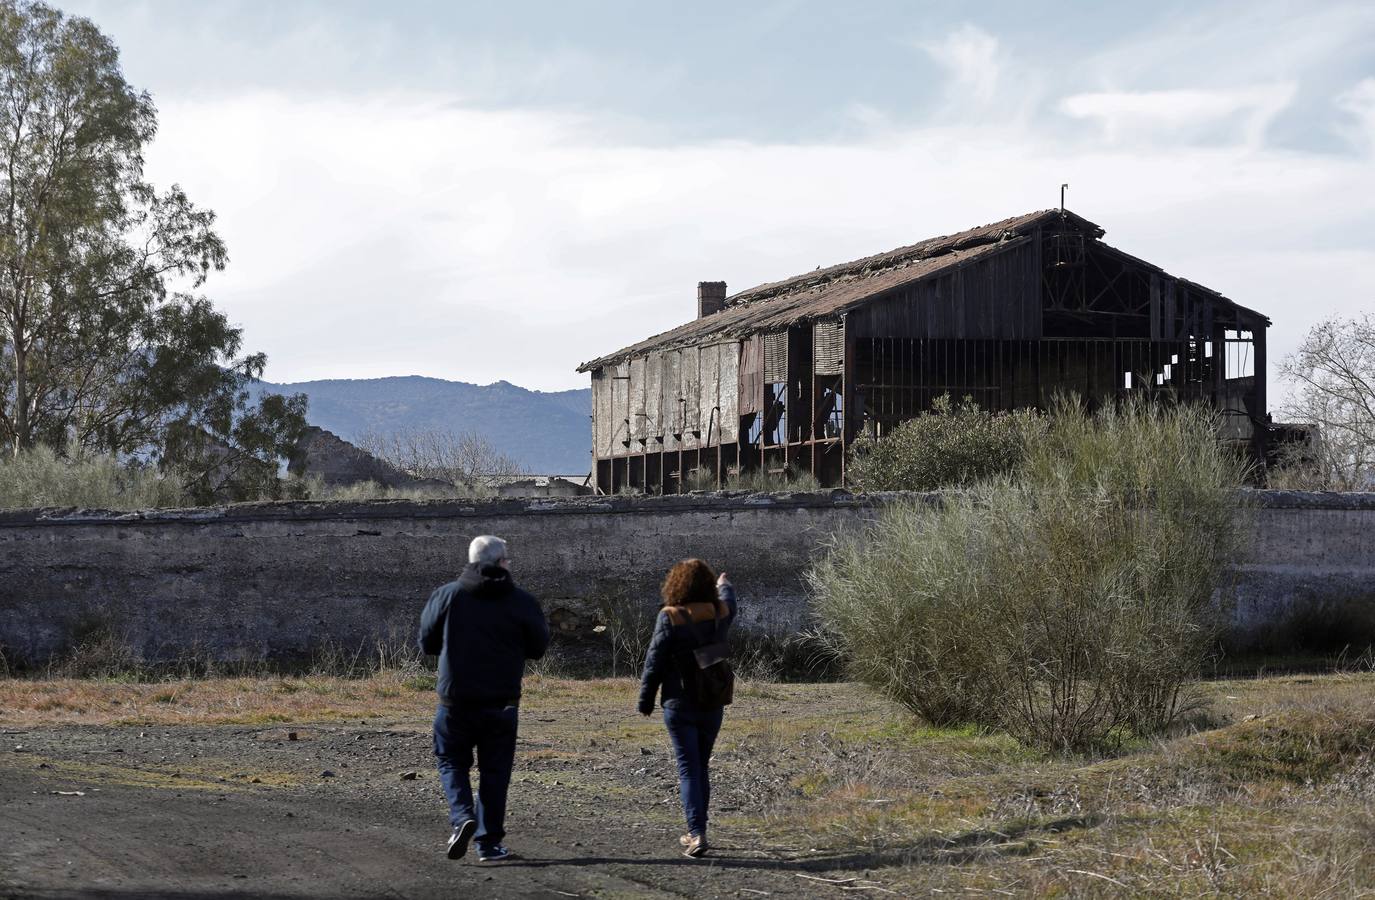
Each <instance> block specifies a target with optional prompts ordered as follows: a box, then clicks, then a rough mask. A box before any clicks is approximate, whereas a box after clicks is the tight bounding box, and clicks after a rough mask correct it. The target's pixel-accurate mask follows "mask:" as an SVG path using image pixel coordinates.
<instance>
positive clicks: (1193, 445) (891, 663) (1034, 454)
mask: <svg viewBox="0 0 1375 900" xmlns="http://www.w3.org/2000/svg"><path fill="white" fill-rule="evenodd" d="M1215 435H1216V422H1215V421H1214V419H1213V416H1212V413H1211V412H1209V411H1207V410H1205V409H1200V408H1196V407H1189V406H1176V407H1167V408H1161V407H1156V406H1150V405H1147V404H1145V403H1139V404H1128V405H1126V406H1125V407H1123V408H1121V409H1105V410H1103V411H1101V412H1099V413H1097V414H1096V415H1088V414H1086V413H1085V412H1084V411H1083V410H1082V409H1080V408H1079V407H1078V406H1077V405H1075V404H1074V403H1073V402H1068V401H1067V402H1063V403H1060V404H1058V405H1057V407H1056V408H1055V409H1054V411H1053V413H1052V415H1051V416H1050V419H1049V422H1048V423H1047V427H1046V429H1045V431H1044V432H1043V433H1042V434H1041V435H1040V436H1038V437H1037V438H1036V439H1035V440H1033V441H1030V442H1029V443H1028V445H1027V449H1026V457H1025V460H1024V461H1023V463H1022V465H1021V467H1020V469H1019V472H1018V473H1017V474H1016V475H1012V476H1009V475H1003V476H998V477H995V478H992V479H988V480H985V481H982V482H979V483H977V484H975V485H974V486H972V487H970V488H968V489H966V490H965V491H962V492H958V493H951V494H948V495H946V496H945V497H944V498H943V499H942V501H941V502H940V503H938V504H919V505H906V506H900V507H896V508H893V509H891V510H890V511H888V512H887V513H886V514H885V515H884V516H883V517H882V518H881V520H880V521H879V522H878V524H877V525H876V526H875V527H874V529H873V530H872V531H871V532H869V533H867V534H866V535H864V536H863V538H862V539H859V538H852V539H849V540H841V541H837V542H836V543H835V545H834V546H833V547H832V550H831V552H830V554H829V555H828V556H827V558H825V559H824V560H822V561H821V562H819V563H818V564H817V565H816V566H815V567H814V568H813V569H812V571H811V572H810V574H809V579H810V583H811V586H812V590H813V592H814V594H815V598H816V599H815V603H816V609H817V612H818V614H819V615H820V617H821V619H822V620H823V622H824V623H825V624H826V626H827V627H828V628H829V630H830V632H831V633H832V634H833V635H834V637H833V639H832V650H833V652H836V653H839V654H843V656H844V657H845V658H846V659H847V660H848V662H849V665H850V667H851V670H852V672H853V674H854V675H855V676H856V677H858V678H860V679H861V680H863V681H865V682H866V683H868V684H870V685H872V686H874V687H876V688H877V689H879V690H880V691H882V692H883V693H884V694H886V695H887V696H889V697H892V698H893V699H895V700H897V701H899V702H901V703H903V704H905V705H906V706H907V707H909V708H910V709H912V710H913V711H914V712H916V713H918V714H919V715H921V716H922V717H923V718H926V719H927V720H929V721H931V722H933V723H937V724H953V723H974V724H978V725H983V726H988V727H998V728H1004V729H1006V730H1008V731H1009V732H1010V733H1012V734H1013V735H1015V736H1016V737H1018V738H1019V739H1021V740H1023V741H1025V742H1026V743H1029V744H1034V745H1037V746H1041V747H1046V748H1050V749H1054V750H1058V751H1074V750H1085V749H1091V748H1098V747H1102V746H1103V745H1106V744H1112V743H1116V742H1120V741H1122V740H1124V739H1127V738H1129V737H1132V736H1135V735H1144V734H1150V733H1153V732H1157V731H1159V730H1161V729H1162V728H1164V727H1166V726H1168V725H1169V724H1170V723H1171V722H1173V721H1174V720H1175V719H1176V717H1178V716H1179V714H1180V713H1181V712H1183V711H1184V710H1186V709H1187V708H1188V707H1189V706H1190V704H1191V702H1192V695H1191V692H1190V685H1191V683H1192V679H1193V678H1194V677H1195V675H1196V674H1197V673H1198V671H1199V670H1200V668H1201V667H1202V665H1203V662H1204V661H1205V659H1206V657H1207V655H1208V653H1209V652H1210V649H1211V648H1212V647H1213V646H1214V644H1215V640H1216V636H1217V632H1218V625H1219V616H1218V612H1219V605H1218V603H1216V602H1214V595H1215V592H1217V590H1218V588H1220V587H1222V586H1223V585H1222V580H1223V573H1224V570H1225V567H1226V565H1227V563H1228V561H1229V560H1230V559H1231V558H1233V556H1234V554H1235V553H1236V551H1237V549H1238V548H1239V545H1240V543H1241V541H1242V539H1243V536H1244V534H1245V517H1244V516H1243V515H1242V514H1241V513H1242V510H1241V502H1242V501H1241V493H1240V491H1239V490H1238V488H1239V486H1240V484H1241V481H1242V478H1243V476H1244V474H1245V471H1244V470H1245V467H1244V464H1243V463H1242V462H1241V461H1240V460H1239V459H1237V458H1236V457H1235V456H1234V455H1232V454H1231V453H1230V452H1229V451H1227V450H1226V449H1224V448H1223V447H1222V446H1221V445H1220V444H1219V443H1218V442H1217V440H1216V438H1215Z"/></svg>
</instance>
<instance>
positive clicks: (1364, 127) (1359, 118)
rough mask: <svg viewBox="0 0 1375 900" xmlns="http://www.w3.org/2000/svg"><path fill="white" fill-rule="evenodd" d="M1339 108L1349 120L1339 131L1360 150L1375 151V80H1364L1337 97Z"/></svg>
mask: <svg viewBox="0 0 1375 900" xmlns="http://www.w3.org/2000/svg"><path fill="white" fill-rule="evenodd" d="M1336 104H1337V108H1338V109H1340V110H1341V111H1342V112H1343V113H1345V114H1346V116H1347V120H1346V121H1345V122H1343V123H1342V124H1341V125H1340V126H1339V131H1340V132H1341V133H1342V134H1343V136H1345V137H1346V139H1347V140H1348V141H1349V142H1350V143H1351V144H1352V145H1353V146H1354V147H1355V148H1357V149H1358V150H1366V151H1371V150H1375V78H1365V79H1362V80H1361V81H1360V82H1359V83H1358V84H1356V85H1354V86H1353V87H1352V88H1351V89H1350V90H1347V91H1343V92H1342V93H1341V94H1339V95H1338V96H1337V99H1336Z"/></svg>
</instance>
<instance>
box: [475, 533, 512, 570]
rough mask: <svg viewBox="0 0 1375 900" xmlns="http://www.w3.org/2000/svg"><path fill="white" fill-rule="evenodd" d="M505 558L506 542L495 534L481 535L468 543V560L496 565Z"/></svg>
mask: <svg viewBox="0 0 1375 900" xmlns="http://www.w3.org/2000/svg"><path fill="white" fill-rule="evenodd" d="M505 558H506V542H505V541H503V540H502V539H501V538H499V537H497V536H495V535H491V534H484V535H480V536H479V537H475V538H473V542H472V543H471V544H469V545H468V562H470V563H475V564H476V565H478V566H495V565H496V564H497V563H499V562H501V561H502V560H503V559H505Z"/></svg>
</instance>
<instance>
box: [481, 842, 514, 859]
mask: <svg viewBox="0 0 1375 900" xmlns="http://www.w3.org/2000/svg"><path fill="white" fill-rule="evenodd" d="M510 855H511V851H510V850H507V849H506V847H505V846H504V845H502V844H494V845H493V846H491V847H478V848H477V858H478V861H479V862H500V861H501V860H503V859H507V858H508V857H510Z"/></svg>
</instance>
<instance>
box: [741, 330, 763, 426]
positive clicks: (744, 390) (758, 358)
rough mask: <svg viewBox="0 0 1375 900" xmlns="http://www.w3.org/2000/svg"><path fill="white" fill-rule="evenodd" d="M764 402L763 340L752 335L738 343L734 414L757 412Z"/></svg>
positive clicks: (746, 414)
mask: <svg viewBox="0 0 1375 900" xmlns="http://www.w3.org/2000/svg"><path fill="white" fill-rule="evenodd" d="M763 402H764V339H763V338H762V337H760V336H759V335H757V334H756V335H753V336H751V337H749V338H747V339H746V340H743V341H741V342H740V389H739V391H738V393H737V397H736V412H737V414H739V415H742V416H748V415H749V414H750V413H757V412H759V408H760V406H761V405H762V404H763Z"/></svg>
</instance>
